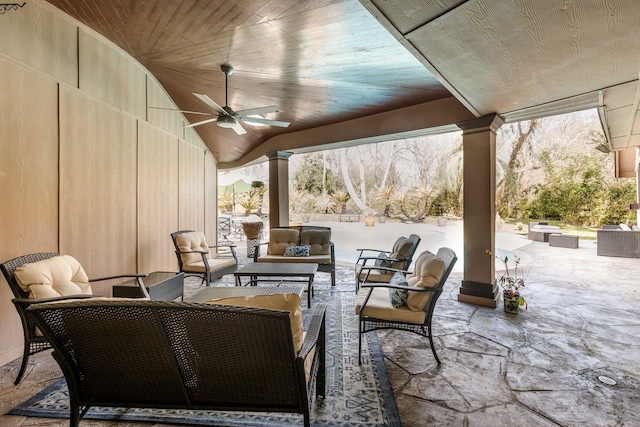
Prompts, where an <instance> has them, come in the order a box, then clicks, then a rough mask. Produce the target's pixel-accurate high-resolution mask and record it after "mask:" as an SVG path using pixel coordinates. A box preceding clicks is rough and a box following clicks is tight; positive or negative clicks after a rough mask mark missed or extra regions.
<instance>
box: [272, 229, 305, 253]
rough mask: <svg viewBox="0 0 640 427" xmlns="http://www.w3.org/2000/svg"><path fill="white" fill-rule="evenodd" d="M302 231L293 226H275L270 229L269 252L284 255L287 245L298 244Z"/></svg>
mask: <svg viewBox="0 0 640 427" xmlns="http://www.w3.org/2000/svg"><path fill="white" fill-rule="evenodd" d="M299 236H300V232H299V231H298V230H296V229H291V228H274V229H272V230H271V231H269V246H267V254H269V255H283V254H284V250H285V248H286V247H287V246H296V245H297V244H298V237H299Z"/></svg>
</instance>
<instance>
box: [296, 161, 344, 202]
mask: <svg viewBox="0 0 640 427" xmlns="http://www.w3.org/2000/svg"><path fill="white" fill-rule="evenodd" d="M294 181H295V187H296V188H297V189H298V190H306V191H308V192H309V193H311V194H313V195H314V196H320V195H322V194H333V193H334V192H335V191H336V178H335V175H334V173H333V171H332V170H331V169H329V168H327V167H326V161H325V158H324V155H323V153H321V152H317V153H308V154H305V155H304V160H303V162H302V165H300V168H299V170H298V172H297V173H296V174H295V177H294Z"/></svg>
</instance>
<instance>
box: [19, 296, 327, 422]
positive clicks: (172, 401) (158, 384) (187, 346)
mask: <svg viewBox="0 0 640 427" xmlns="http://www.w3.org/2000/svg"><path fill="white" fill-rule="evenodd" d="M274 296H275V295H261V296H256V297H249V298H257V297H265V298H267V297H274ZM280 296H281V297H283V294H280ZM284 297H286V298H294V299H295V298H297V300H294V301H293V303H295V304H297V307H298V308H297V309H296V310H294V309H292V310H291V311H287V310H286V309H283V308H281V307H280V306H278V305H276V307H278V309H266V308H255V307H251V304H246V305H248V306H240V305H239V303H238V302H237V301H228V300H223V301H220V300H218V301H216V303H193V302H174V301H148V300H140V299H137V300H133V299H129V300H127V299H112V298H108V299H102V298H92V299H85V300H76V301H68V302H58V303H44V304H34V305H32V306H31V307H29V309H28V310H29V312H30V313H31V314H32V315H33V318H34V320H35V322H36V324H37V325H38V327H40V328H41V329H42V331H43V333H44V334H45V335H46V337H47V338H48V339H49V340H50V341H51V343H52V345H53V348H54V352H53V357H54V358H55V360H56V361H57V362H58V364H59V365H60V367H61V368H62V372H63V373H64V376H65V379H66V381H67V386H68V388H69V398H70V407H71V410H70V426H71V427H77V426H78V425H79V423H80V420H81V419H82V417H83V416H84V414H85V412H86V410H87V409H89V407H91V406H107V407H124V408H134V407H138V408H166V409H192V410H200V409H203V410H223V411H249V412H265V411H266V412H285V413H299V414H303V417H301V418H304V425H305V426H309V425H310V422H311V414H310V408H311V407H312V402H313V390H314V388H315V391H316V392H315V395H316V396H320V395H324V392H325V310H326V306H325V305H323V304H318V305H316V307H315V308H314V311H313V312H311V313H310V315H311V316H310V318H308V319H307V323H306V324H305V325H304V328H303V330H302V331H300V329H301V328H302V326H299V327H296V324H295V319H298V318H299V325H302V312H301V311H300V308H299V307H300V297H299V296H298V295H297V294H284ZM243 298H247V297H243ZM236 299H237V298H236ZM289 302H290V301H289V300H287V303H289ZM224 304H227V305H224ZM228 304H231V305H228ZM236 304H238V305H236ZM242 305H245V304H242ZM294 314H295V315H294ZM301 421H302V420H301Z"/></svg>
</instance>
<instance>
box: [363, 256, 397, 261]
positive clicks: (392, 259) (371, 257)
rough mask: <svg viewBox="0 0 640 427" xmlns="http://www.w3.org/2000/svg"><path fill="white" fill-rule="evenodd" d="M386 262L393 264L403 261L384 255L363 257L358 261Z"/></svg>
mask: <svg viewBox="0 0 640 427" xmlns="http://www.w3.org/2000/svg"><path fill="white" fill-rule="evenodd" d="M378 259H381V260H384V261H391V262H396V261H403V260H402V259H400V258H391V257H389V256H387V255H383V256H361V257H359V258H358V261H365V262H366V261H369V260H378Z"/></svg>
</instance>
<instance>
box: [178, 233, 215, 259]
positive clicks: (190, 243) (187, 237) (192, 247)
mask: <svg viewBox="0 0 640 427" xmlns="http://www.w3.org/2000/svg"><path fill="white" fill-rule="evenodd" d="M176 245H177V246H178V250H179V251H181V252H196V251H197V252H205V253H209V246H208V245H207V239H206V238H205V237H204V234H203V233H201V232H200V231H190V232H187V233H180V234H178V235H177V236H176ZM180 258H181V259H182V265H191V264H193V263H196V262H202V255H200V254H199V253H197V254H193V253H190V254H180Z"/></svg>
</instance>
